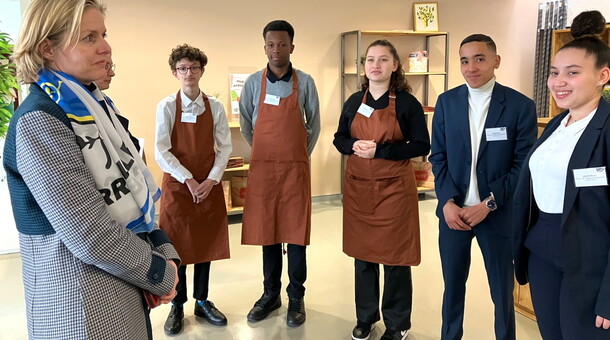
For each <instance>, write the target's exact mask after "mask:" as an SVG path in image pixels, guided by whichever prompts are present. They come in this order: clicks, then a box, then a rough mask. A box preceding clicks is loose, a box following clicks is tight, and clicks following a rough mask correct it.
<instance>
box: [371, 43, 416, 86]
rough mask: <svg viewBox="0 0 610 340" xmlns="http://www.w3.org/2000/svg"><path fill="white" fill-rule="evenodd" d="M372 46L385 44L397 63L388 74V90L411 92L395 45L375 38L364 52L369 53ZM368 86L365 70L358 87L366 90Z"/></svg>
mask: <svg viewBox="0 0 610 340" xmlns="http://www.w3.org/2000/svg"><path fill="white" fill-rule="evenodd" d="M373 46H385V47H387V48H388V49H389V50H390V53H391V54H392V57H394V60H395V61H396V62H397V63H398V67H397V68H396V71H394V72H392V76H390V88H389V89H390V91H392V92H400V91H407V92H409V93H411V86H409V83H408V82H407V78H406V77H405V71H404V70H403V68H402V63H401V62H400V57H399V56H398V52H396V47H394V45H392V43H391V42H389V41H387V40H385V39H380V40H375V41H373V42H372V43H371V44H370V45H369V47H367V48H366V53H365V55H366V54H367V53H369V49H370V48H371V47H373ZM368 88H369V78H368V77H367V76H366V72H365V73H364V76H363V77H362V83H361V84H360V89H362V91H366V89H368Z"/></svg>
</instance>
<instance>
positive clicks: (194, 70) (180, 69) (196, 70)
mask: <svg viewBox="0 0 610 340" xmlns="http://www.w3.org/2000/svg"><path fill="white" fill-rule="evenodd" d="M189 70H191V73H192V74H199V73H200V72H201V66H191V67H184V66H182V67H176V71H178V73H180V74H186V73H187V72H188V71H189Z"/></svg>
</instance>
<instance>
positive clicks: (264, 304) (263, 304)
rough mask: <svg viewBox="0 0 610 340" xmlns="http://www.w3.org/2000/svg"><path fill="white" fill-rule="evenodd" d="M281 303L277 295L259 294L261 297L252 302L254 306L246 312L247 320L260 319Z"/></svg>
mask: <svg viewBox="0 0 610 340" xmlns="http://www.w3.org/2000/svg"><path fill="white" fill-rule="evenodd" d="M281 305H282V300H280V296H279V295H277V296H271V295H265V294H263V296H261V298H260V299H258V301H256V302H255V303H254V307H252V309H250V312H249V313H248V321H250V322H257V321H261V320H263V319H264V318H266V317H267V315H269V313H271V312H272V311H274V310H276V309H278V308H280V306H281Z"/></svg>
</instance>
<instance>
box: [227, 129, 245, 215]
mask: <svg viewBox="0 0 610 340" xmlns="http://www.w3.org/2000/svg"><path fill="white" fill-rule="evenodd" d="M229 128H230V129H231V134H234V133H237V134H239V133H240V132H239V122H235V121H229ZM240 156H241V155H240ZM249 170H250V164H249V163H245V164H244V165H243V166H240V167H236V168H227V169H225V172H224V175H223V176H222V180H223V181H230V180H231V177H233V176H247V175H248V171H249ZM243 211H244V207H231V208H230V209H227V214H228V215H240V214H242V213H243Z"/></svg>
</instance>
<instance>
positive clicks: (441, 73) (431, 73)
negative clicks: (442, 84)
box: [405, 72, 447, 76]
mask: <svg viewBox="0 0 610 340" xmlns="http://www.w3.org/2000/svg"><path fill="white" fill-rule="evenodd" d="M446 75H447V72H405V76H446Z"/></svg>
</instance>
